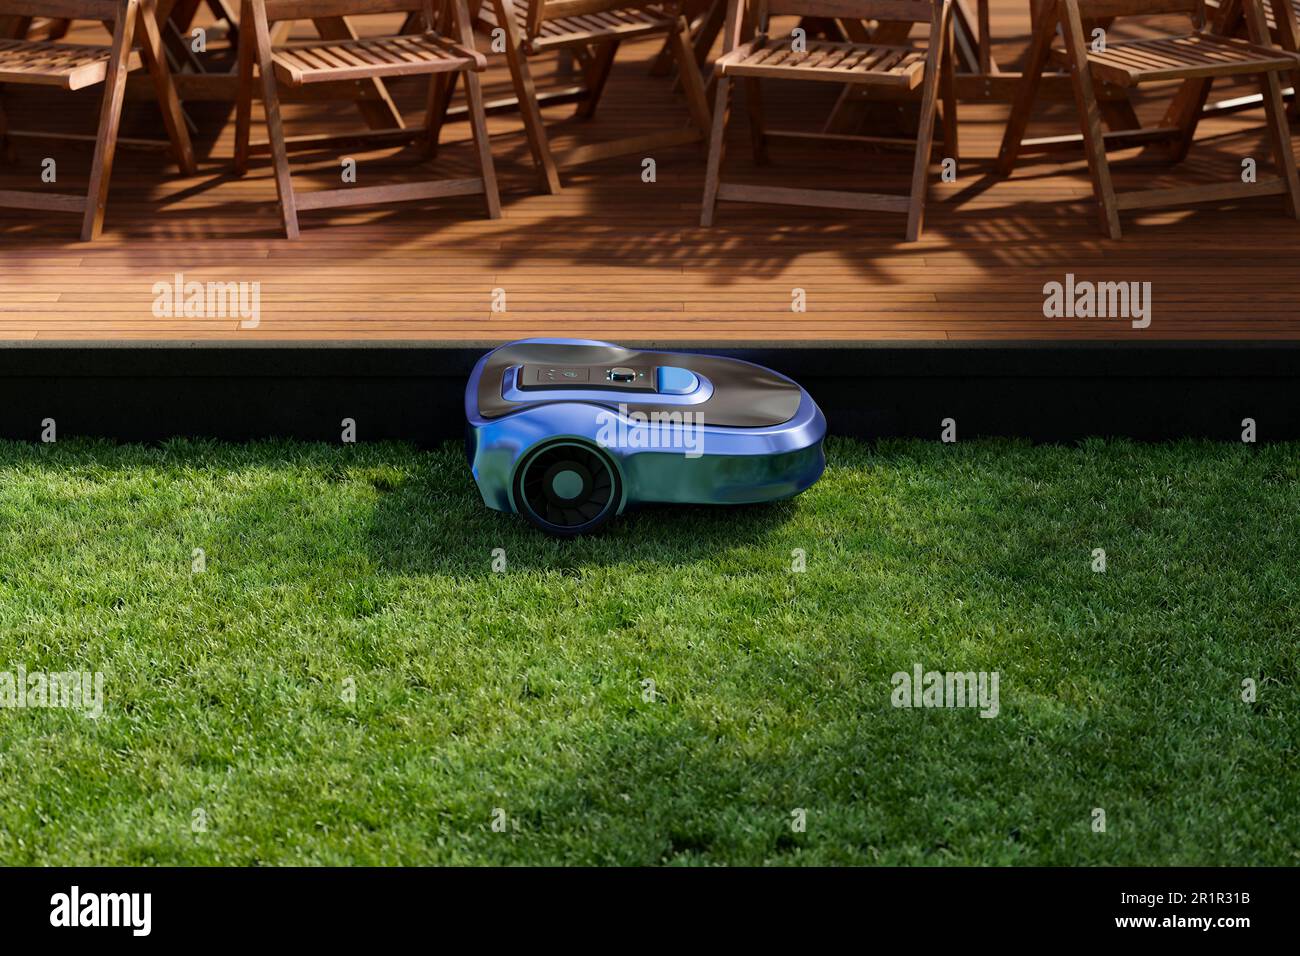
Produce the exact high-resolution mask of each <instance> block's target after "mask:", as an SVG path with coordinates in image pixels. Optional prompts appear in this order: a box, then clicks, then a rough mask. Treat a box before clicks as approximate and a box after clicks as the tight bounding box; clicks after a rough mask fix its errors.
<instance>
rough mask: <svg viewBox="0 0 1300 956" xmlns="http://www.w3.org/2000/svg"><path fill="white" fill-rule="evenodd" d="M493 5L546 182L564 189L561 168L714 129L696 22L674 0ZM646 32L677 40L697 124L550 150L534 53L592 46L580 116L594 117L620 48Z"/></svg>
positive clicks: (493, 22) (522, 0)
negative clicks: (694, 39) (693, 32)
mask: <svg viewBox="0 0 1300 956" xmlns="http://www.w3.org/2000/svg"><path fill="white" fill-rule="evenodd" d="M492 2H493V7H492V12H491V13H490V14H489V13H488V12H487V10H486V9H484V10H483V11H481V12H480V17H482V18H483V19H485V20H486V21H487V25H488V26H489V28H495V27H498V26H499V27H500V28H501V29H503V30H504V31H505V41H506V58H507V60H508V62H509V64H510V76H511V78H512V80H513V81H514V86H515V95H516V96H517V97H518V99H519V112H520V114H521V115H522V117H523V121H524V132H525V134H526V135H527V137H528V146H529V149H530V150H531V151H532V155H533V162H534V163H535V164H536V166H537V170H538V175H539V177H540V179H541V183H542V188H543V189H544V190H545V191H547V192H550V193H558V192H559V191H560V177H559V172H558V168H559V167H562V166H577V165H580V164H582V163H591V162H596V161H598V160H602V159H608V158H609V157H611V156H625V155H627V154H629V153H640V152H645V151H647V150H651V149H657V148H664V147H669V146H678V145H681V144H683V143H693V142H698V141H700V140H702V139H703V138H704V137H705V136H707V135H708V131H709V125H710V120H709V104H708V99H707V98H706V97H705V95H704V81H703V80H702V79H701V77H700V69H699V65H698V63H697V62H696V59H695V51H694V48H693V47H692V45H691V36H690V27H689V26H688V25H687V23H686V18H685V17H684V16H683V15H682V14H681V11H680V10H679V8H678V5H677V2H676V0H667V2H663V3H653V4H645V3H636V2H632V0H492ZM647 36H665V37H667V39H668V40H669V41H670V42H671V44H672V48H673V54H674V56H675V57H676V59H677V66H678V70H679V73H680V76H681V83H682V91H683V92H684V93H685V96H686V105H687V107H688V110H689V113H690V119H691V122H692V124H693V125H692V126H688V127H686V128H682V129H676V130H672V131H669V132H662V133H648V134H645V135H643V136H631V137H625V138H623V139H618V140H613V141H610V142H604V143H596V144H591V145H585V146H579V147H577V148H575V149H572V150H569V151H567V152H563V153H560V154H559V155H556V154H553V153H552V151H551V146H550V141H549V139H548V137H547V135H546V127H545V124H544V123H543V122H542V114H541V109H540V106H539V101H538V96H537V89H536V86H535V85H534V83H533V77H532V73H531V72H530V70H529V67H528V58H529V57H530V56H533V55H535V54H538V53H542V52H545V51H547V50H573V51H575V52H580V51H583V50H584V49H585V48H588V47H592V48H594V52H593V54H592V55H591V56H588V57H585V59H586V61H587V62H586V63H585V64H584V73H585V79H586V96H585V98H584V99H583V100H582V102H580V103H579V105H578V114H577V115H578V116H579V117H580V118H582V119H590V118H591V117H592V116H593V115H594V113H595V110H596V104H597V103H598V102H599V100H600V95H601V92H602V91H603V90H604V87H605V82H606V80H608V78H609V73H610V69H611V68H612V67H613V64H614V55H615V54H616V53H617V52H618V47H619V44H620V43H621V42H622V41H624V40H632V39H638V38H641V37H647Z"/></svg>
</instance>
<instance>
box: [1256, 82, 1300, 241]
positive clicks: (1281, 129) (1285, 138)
mask: <svg viewBox="0 0 1300 956" xmlns="http://www.w3.org/2000/svg"><path fill="white" fill-rule="evenodd" d="M1259 90H1260V92H1261V93H1262V94H1264V115H1265V117H1266V118H1267V120H1268V138H1269V140H1270V141H1271V142H1272V144H1273V162H1274V163H1275V164H1276V165H1277V168H1278V172H1279V173H1280V174H1281V176H1282V182H1284V183H1285V184H1286V192H1285V193H1284V194H1283V197H1282V201H1283V203H1284V204H1285V208H1286V212H1287V215H1288V216H1290V217H1291V218H1293V219H1300V181H1298V180H1297V175H1296V162H1295V154H1294V153H1293V152H1292V151H1291V128H1290V127H1289V126H1288V125H1287V121H1286V109H1285V106H1284V105H1283V101H1282V84H1281V82H1280V81H1279V80H1278V78H1277V74H1276V73H1265V74H1263V75H1262V76H1261V77H1260V78H1259Z"/></svg>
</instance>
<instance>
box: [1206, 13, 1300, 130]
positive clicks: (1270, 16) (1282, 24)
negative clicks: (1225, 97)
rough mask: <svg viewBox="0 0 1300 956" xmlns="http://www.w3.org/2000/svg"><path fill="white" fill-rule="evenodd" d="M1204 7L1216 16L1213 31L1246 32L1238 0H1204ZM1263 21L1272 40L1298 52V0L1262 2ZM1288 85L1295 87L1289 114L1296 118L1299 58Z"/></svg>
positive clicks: (1298, 112)
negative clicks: (1231, 0)
mask: <svg viewBox="0 0 1300 956" xmlns="http://www.w3.org/2000/svg"><path fill="white" fill-rule="evenodd" d="M1205 7H1206V10H1207V11H1208V16H1209V17H1210V18H1211V19H1212V20H1213V19H1215V18H1216V17H1217V20H1216V23H1215V26H1216V32H1218V33H1225V34H1227V35H1229V36H1239V35H1243V34H1244V35H1247V36H1249V26H1248V24H1247V23H1246V13H1245V10H1244V9H1242V6H1241V4H1240V3H1230V4H1226V5H1225V4H1223V3H1220V2H1219V0H1205ZM1264 21H1265V23H1266V24H1267V25H1268V35H1269V38H1270V39H1272V41H1273V43H1274V44H1276V45H1277V46H1280V47H1281V48H1282V49H1284V50H1286V51H1287V52H1288V53H1300V0H1285V2H1283V3H1281V4H1277V3H1273V2H1271V0H1270V2H1268V3H1265V4H1264ZM1291 88H1292V90H1294V91H1295V92H1294V93H1293V94H1292V97H1291V110H1290V112H1291V116H1292V118H1293V119H1294V118H1300V58H1298V59H1297V62H1296V71H1295V72H1294V73H1292V74H1291ZM1207 92H1208V91H1207ZM1203 105H1204V98H1202V106H1203Z"/></svg>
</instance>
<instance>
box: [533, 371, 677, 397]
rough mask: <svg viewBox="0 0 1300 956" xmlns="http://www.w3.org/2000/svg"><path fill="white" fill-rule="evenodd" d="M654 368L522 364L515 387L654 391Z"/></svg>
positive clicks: (538, 389) (536, 389) (546, 389)
mask: <svg viewBox="0 0 1300 956" xmlns="http://www.w3.org/2000/svg"><path fill="white" fill-rule="evenodd" d="M654 372H655V370H654V368H653V367H651V368H646V367H644V366H628V365H608V366H607V365H524V366H521V367H520V369H519V376H518V378H517V380H516V381H517V386H518V387H519V388H520V389H521V390H523V391H543V390H544V391H553V390H555V389H560V388H582V389H591V388H611V389H616V390H618V391H620V392H655V391H656V388H655V374H654Z"/></svg>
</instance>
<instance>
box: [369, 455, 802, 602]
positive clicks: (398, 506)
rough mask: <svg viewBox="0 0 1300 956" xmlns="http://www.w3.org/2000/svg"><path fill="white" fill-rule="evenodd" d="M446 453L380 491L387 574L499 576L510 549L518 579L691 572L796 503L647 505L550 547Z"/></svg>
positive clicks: (375, 541) (378, 529)
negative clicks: (612, 571)
mask: <svg viewBox="0 0 1300 956" xmlns="http://www.w3.org/2000/svg"><path fill="white" fill-rule="evenodd" d="M458 457H460V455H459V451H458V450H453V449H452V447H451V446H447V447H444V448H443V449H442V450H440V451H438V452H436V453H434V454H433V455H431V456H429V457H426V458H422V459H421V464H420V467H419V469H418V470H417V471H416V472H414V473H413V474H410V475H408V476H406V477H405V479H404V480H403V481H401V482H399V483H398V484H396V485H395V486H393V487H390V488H386V489H382V494H381V495H380V498H379V501H378V502H377V504H376V506H375V508H374V510H373V513H372V515H371V518H370V523H369V530H368V535H367V542H368V545H369V547H370V549H371V553H372V557H373V558H374V560H375V563H376V565H377V567H378V568H379V570H380V571H386V572H390V573H399V574H417V575H419V574H430V573H439V574H450V575H453V576H469V577H483V576H486V575H491V574H493V573H494V572H493V569H492V557H493V554H492V552H493V551H494V549H497V548H501V549H504V550H505V553H506V559H507V561H508V562H509V564H510V567H511V569H512V570H542V571H565V570H570V569H581V568H592V567H609V566H617V565H633V564H637V563H639V562H643V561H653V562H656V563H659V564H670V565H676V564H687V563H691V562H695V561H700V560H704V559H714V558H716V557H717V556H718V555H719V554H720V553H723V552H726V551H730V550H732V549H736V548H746V547H749V546H752V545H753V544H754V543H755V542H757V541H759V540H761V539H762V538H763V537H764V536H766V535H767V534H769V533H770V532H771V531H772V530H773V529H774V528H778V527H780V525H782V524H783V523H784V522H785V521H787V520H788V519H789V516H790V514H791V510H792V508H793V507H795V506H794V504H793V503H792V502H790V501H785V502H774V503H771V504H760V505H740V506H730V507H724V506H707V505H700V506H666V505H645V506H641V507H636V508H631V509H629V510H628V511H627V512H626V513H625V514H623V515H622V516H620V517H618V518H615V519H614V520H613V521H611V522H610V523H609V524H608V525H607V526H606V527H605V528H604V529H603V530H602V531H601V532H599V533H597V534H593V535H588V536H582V537H578V538H569V539H561V538H552V537H549V536H547V535H545V534H543V533H542V532H540V531H538V530H537V529H536V528H534V527H533V526H532V525H531V524H529V523H528V522H527V521H526V520H525V519H524V518H523V517H521V516H519V515H513V514H504V513H501V512H496V511H492V510H490V509H489V508H488V507H487V506H486V505H484V504H483V500H482V498H481V497H480V496H479V493H478V489H477V488H476V486H475V485H474V480H473V477H472V476H471V474H470V471H469V466H468V465H465V464H464V463H463V460H462V461H460V462H456V461H453V460H452V459H453V458H458Z"/></svg>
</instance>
